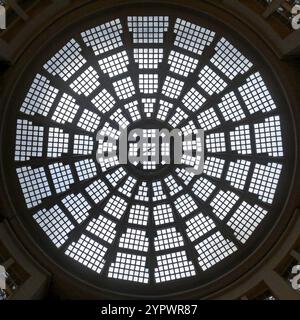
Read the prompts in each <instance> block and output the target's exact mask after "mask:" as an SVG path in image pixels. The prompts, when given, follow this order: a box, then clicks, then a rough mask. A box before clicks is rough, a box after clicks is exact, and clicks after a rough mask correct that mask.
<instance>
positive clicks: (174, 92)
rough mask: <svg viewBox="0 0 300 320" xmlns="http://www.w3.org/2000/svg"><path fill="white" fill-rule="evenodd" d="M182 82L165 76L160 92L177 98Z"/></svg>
mask: <svg viewBox="0 0 300 320" xmlns="http://www.w3.org/2000/svg"><path fill="white" fill-rule="evenodd" d="M183 86H184V82H182V81H180V80H178V79H175V78H172V77H169V76H167V78H166V81H165V83H164V85H163V88H162V93H163V94H164V95H165V96H166V97H169V98H171V99H177V98H178V97H179V96H180V94H181V91H182V88H183Z"/></svg>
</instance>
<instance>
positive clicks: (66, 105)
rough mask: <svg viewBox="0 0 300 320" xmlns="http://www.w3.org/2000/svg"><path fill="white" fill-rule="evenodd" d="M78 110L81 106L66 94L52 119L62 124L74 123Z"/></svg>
mask: <svg viewBox="0 0 300 320" xmlns="http://www.w3.org/2000/svg"><path fill="white" fill-rule="evenodd" d="M78 109H79V106H78V105H77V104H76V100H75V99H74V98H73V97H72V96H70V95H68V94H66V93H64V94H63V96H62V97H61V99H60V100H59V103H58V106H57V107H56V109H55V110H54V113H53V116H52V118H51V119H52V120H54V121H56V122H57V123H61V124H65V123H66V122H69V123H72V122H73V120H74V118H75V116H76V113H77V111H78Z"/></svg>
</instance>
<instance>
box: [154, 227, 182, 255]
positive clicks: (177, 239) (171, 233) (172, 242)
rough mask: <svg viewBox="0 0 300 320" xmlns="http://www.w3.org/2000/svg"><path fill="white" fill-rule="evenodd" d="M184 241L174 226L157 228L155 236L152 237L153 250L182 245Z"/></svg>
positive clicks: (168, 248)
mask: <svg viewBox="0 0 300 320" xmlns="http://www.w3.org/2000/svg"><path fill="white" fill-rule="evenodd" d="M183 246H184V242H183V238H182V235H181V234H180V232H177V230H176V228H174V227H173V228H167V229H160V230H157V237H155V239H154V248H155V251H163V250H170V249H174V248H179V247H183Z"/></svg>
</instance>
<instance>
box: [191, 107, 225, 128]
mask: <svg viewBox="0 0 300 320" xmlns="http://www.w3.org/2000/svg"><path fill="white" fill-rule="evenodd" d="M197 119H198V122H199V124H200V128H201V129H203V130H211V129H213V128H215V127H218V126H219V125H221V122H220V120H219V118H218V116H217V114H216V112H215V110H214V108H210V109H207V110H206V111H203V112H201V113H200V114H199V115H198V117H197Z"/></svg>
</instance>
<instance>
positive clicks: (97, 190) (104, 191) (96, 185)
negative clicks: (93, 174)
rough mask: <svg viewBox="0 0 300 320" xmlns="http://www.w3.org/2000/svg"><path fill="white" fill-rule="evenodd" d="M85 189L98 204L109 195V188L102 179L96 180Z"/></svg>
mask: <svg viewBox="0 0 300 320" xmlns="http://www.w3.org/2000/svg"><path fill="white" fill-rule="evenodd" d="M85 191H86V192H87V193H88V195H89V196H90V197H91V198H92V199H93V201H94V202H95V203H96V204H97V203H99V202H100V201H102V200H103V199H104V198H106V197H107V196H108V195H109V189H108V187H107V185H106V184H105V183H104V182H103V181H102V180H96V181H94V182H93V183H91V184H90V185H89V186H87V187H86V188H85Z"/></svg>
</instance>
